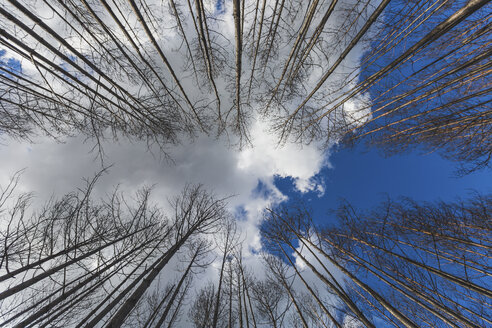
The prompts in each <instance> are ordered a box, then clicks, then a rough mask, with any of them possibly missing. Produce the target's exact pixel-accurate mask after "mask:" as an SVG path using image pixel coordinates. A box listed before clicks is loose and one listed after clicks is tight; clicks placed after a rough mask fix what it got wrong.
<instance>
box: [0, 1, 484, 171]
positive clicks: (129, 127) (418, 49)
mask: <svg viewBox="0 0 492 328" xmlns="http://www.w3.org/2000/svg"><path fill="white" fill-rule="evenodd" d="M222 5H223V6H225V8H226V9H224V12H218V9H217V7H216V6H214V5H213V4H212V3H211V2H207V1H203V0H196V1H192V0H189V1H184V0H182V1H177V0H170V1H168V2H165V3H164V2H163V3H155V2H147V1H145V0H139V1H137V0H100V1H99V2H94V1H89V0H82V1H81V2H80V4H78V3H74V2H72V1H69V2H65V1H55V0H49V1H48V0H47V1H44V4H43V10H44V12H46V13H47V14H46V15H44V16H40V15H38V14H37V13H36V10H33V8H32V7H31V6H30V5H29V4H27V3H24V2H23V1H19V0H9V1H7V2H6V3H5V4H2V6H1V7H0V15H1V16H2V17H3V18H4V19H3V20H2V24H1V29H0V44H1V45H2V46H3V47H4V48H5V50H4V54H3V55H4V56H7V57H8V58H10V59H9V60H14V61H15V63H17V64H12V63H11V64H8V63H7V62H4V61H2V64H1V65H0V71H1V73H0V85H1V90H2V94H3V96H2V98H1V99H2V102H1V108H2V110H1V111H0V128H1V131H3V132H4V133H6V134H8V135H11V136H14V137H23V138H28V137H29V136H31V135H33V133H36V132H39V131H44V132H45V133H47V134H50V135H53V136H56V135H60V134H70V133H74V131H77V132H76V133H83V134H85V135H88V136H91V137H95V138H96V140H99V138H104V137H118V136H120V135H124V136H126V137H129V138H134V139H135V138H136V139H143V140H147V141H148V142H149V143H155V142H157V143H159V144H160V145H166V144H168V143H177V142H179V141H180V140H182V138H183V137H186V136H188V137H194V136H196V135H197V134H198V133H208V132H209V131H215V132H214V133H216V134H217V135H221V134H226V135H227V136H232V138H231V139H230V140H231V141H232V142H233V143H237V144H239V145H244V144H247V143H248V142H249V141H250V136H249V127H250V124H251V122H252V120H253V119H255V118H257V117H263V118H264V119H266V121H267V122H268V123H269V124H270V127H271V130H272V131H273V132H276V133H278V136H279V140H280V142H291V141H296V142H301V143H310V142H312V141H326V145H332V144H333V143H334V142H338V141H340V140H342V139H344V140H347V141H355V140H359V139H365V140H368V141H373V142H374V143H376V144H379V145H381V146H382V147H383V148H384V149H386V150H387V151H388V152H390V153H392V152H394V151H395V150H401V149H406V148H408V147H412V146H423V147H424V148H425V147H427V148H429V149H439V150H441V151H442V153H443V155H444V156H446V157H449V158H451V159H454V160H457V161H460V162H461V163H464V164H467V163H468V164H470V165H468V166H466V167H465V171H466V170H473V169H477V168H481V167H485V166H487V165H488V163H489V160H490V149H491V147H490V143H489V142H488V140H489V139H490V119H489V117H490V109H489V102H490V97H488V94H489V93H490V86H489V84H488V77H489V76H490V67H489V66H490V63H488V61H487V59H488V57H490V51H491V50H490V40H489V35H490V33H488V30H489V24H490V19H491V18H490V15H489V14H488V9H489V8H490V5H488V1H486V0H473V1H465V0H459V1H453V3H449V2H447V1H442V0H435V1H427V0H417V1H401V0H384V1H371V0H364V1H357V2H354V1H338V0H326V1H318V0H316V1H311V2H308V3H306V2H304V1H297V0H291V1H285V0H282V1H271V0H268V1H267V0H262V1H259V0H256V1H255V0H249V1H246V0H244V1H236V0H235V1H232V2H231V3H229V2H225V3H223V4H222ZM224 15H231V18H232V20H231V22H232V25H233V26H232V27H229V26H228V25H227V23H226V22H227V21H228V20H227V19H228V17H226V16H224ZM168 18H169V19H168ZM133 22H136V24H133ZM57 24H58V25H59V26H61V27H62V28H60V29H56V30H55V29H53V28H52V27H51V26H54V25H57ZM158 25H159V26H160V27H162V28H164V29H169V30H171V29H173V30H175V31H176V33H165V34H164V35H163V34H162V33H161V30H160V29H159V28H157V26H158ZM32 26H34V28H31V27H32ZM229 32H230V33H229ZM232 32H234V33H232ZM54 43H56V44H57V45H59V46H55V45H54ZM5 51H8V53H7V54H5ZM175 53H178V54H179V56H175ZM358 53H364V55H363V56H362V58H361V60H360V63H359V62H358V61H355V62H354V56H355V57H357V56H358ZM7 57H6V58H7ZM135 86H138V88H135ZM369 98H370V99H369ZM366 137H367V138H366Z"/></svg>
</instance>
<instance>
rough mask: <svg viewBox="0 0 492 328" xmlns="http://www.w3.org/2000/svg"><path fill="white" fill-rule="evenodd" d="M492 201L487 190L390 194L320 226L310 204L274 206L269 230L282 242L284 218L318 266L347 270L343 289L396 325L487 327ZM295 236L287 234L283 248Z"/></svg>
mask: <svg viewBox="0 0 492 328" xmlns="http://www.w3.org/2000/svg"><path fill="white" fill-rule="evenodd" d="M490 205H491V200H490V197H489V196H480V195H475V196H474V197H473V198H471V199H469V200H468V201H461V202H455V203H444V202H440V203H436V204H430V203H425V204H418V203H416V202H413V201H411V200H408V199H405V200H402V201H400V202H390V201H388V202H387V203H384V204H383V205H382V206H380V207H379V208H378V209H376V210H375V211H373V212H370V213H363V214H358V213H357V212H356V211H355V210H354V209H353V208H352V207H351V206H350V205H349V204H345V205H344V206H342V207H341V208H340V209H339V210H338V212H337V217H338V218H339V220H340V224H338V225H335V226H334V227H329V228H319V227H316V226H315V225H314V224H313V223H312V221H311V217H310V214H309V211H307V210H305V209H304V208H303V207H295V208H290V209H281V210H276V211H272V212H270V213H271V214H270V217H269V219H270V220H275V221H273V223H268V228H265V230H264V231H265V233H264V237H265V239H266V240H268V241H269V242H272V241H274V242H275V243H277V241H275V239H273V238H272V237H273V236H276V235H273V236H272V234H271V225H272V224H273V225H275V226H278V225H279V223H280V222H282V223H283V225H284V226H285V227H286V228H285V229H288V230H289V231H290V233H292V237H291V238H297V240H298V242H299V244H300V245H302V248H305V249H306V252H309V253H311V256H313V257H314V258H315V259H316V261H317V266H321V267H323V269H324V271H325V272H326V273H327V274H330V272H331V273H332V274H335V273H334V268H336V269H337V270H340V272H342V273H343V275H344V276H345V277H346V279H347V282H346V283H345V284H344V285H345V286H346V287H345V288H343V289H341V290H346V292H345V293H341V294H337V296H338V297H340V298H342V299H343V296H342V295H343V294H345V296H346V297H349V298H350V299H353V300H354V302H356V303H357V304H358V308H360V309H361V311H362V312H364V314H365V315H367V316H371V317H372V318H379V319H380V320H383V321H386V322H387V323H388V324H389V325H393V326H395V327H401V326H405V327H448V326H453V327H461V326H466V327H483V326H486V325H487V324H490V321H491V318H490V316H489V315H488V312H489V311H488V308H489V304H488V301H487V299H488V298H490V295H491V293H492V291H491V290H490V289H488V287H487V282H486V281H487V280H488V279H489V278H490V270H489V258H490V256H489V255H490V254H489V253H490V246H491V245H490V241H489V240H488V238H487V236H488V234H489V232H490V226H489V223H490V213H489V212H490ZM284 236H285V233H284ZM277 240H278V239H277ZM291 243H292V242H289V241H287V239H286V238H284V239H283V240H282V241H280V240H278V247H282V245H283V244H285V245H291ZM291 249H292V250H294V249H295V248H292V247H291ZM294 252H296V254H297V255H296V256H298V257H299V258H302V260H303V262H304V263H305V264H306V266H307V267H309V269H310V270H311V271H313V272H315V273H316V272H319V273H320V271H319V269H317V268H316V267H315V266H314V265H313V263H310V261H309V260H308V259H307V258H306V256H303V255H302V253H300V252H298V251H294ZM301 256H302V257H301ZM284 257H289V254H288V253H284ZM321 259H324V260H326V261H327V262H328V263H330V265H331V266H332V267H333V268H332V269H328V267H327V266H326V264H323V261H322V260H321ZM292 267H293V268H295V264H294V263H292ZM296 270H298V269H296ZM297 272H299V271H297ZM316 275H317V276H318V277H319V278H320V280H322V281H323V282H324V281H325V279H326V278H323V276H322V275H321V274H318V273H316ZM332 279H333V281H335V278H332ZM346 288H349V289H346ZM349 295H350V296H349ZM347 305H348V304H347ZM359 320H361V319H360V317H359ZM364 324H365V325H366V326H367V324H366V323H364Z"/></svg>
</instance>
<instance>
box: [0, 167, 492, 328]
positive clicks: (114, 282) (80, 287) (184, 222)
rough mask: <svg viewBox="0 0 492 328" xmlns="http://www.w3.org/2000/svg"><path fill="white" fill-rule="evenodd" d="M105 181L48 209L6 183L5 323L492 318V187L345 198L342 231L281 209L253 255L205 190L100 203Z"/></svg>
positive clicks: (1, 255) (478, 322) (439, 323)
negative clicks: (431, 200)
mask: <svg viewBox="0 0 492 328" xmlns="http://www.w3.org/2000/svg"><path fill="white" fill-rule="evenodd" d="M98 178H99V175H98V176H96V177H95V178H94V179H92V180H90V181H87V185H86V187H85V188H83V189H80V190H79V191H78V192H74V193H70V194H67V195H65V196H64V197H62V198H61V199H58V200H55V199H53V200H51V201H49V202H48V203H47V204H46V205H45V206H44V207H43V208H42V210H40V211H33V210H32V209H31V205H30V204H31V197H32V196H31V195H30V194H21V195H15V192H14V191H15V187H16V185H17V183H18V179H19V176H18V175H16V176H15V177H14V178H13V179H12V180H11V182H10V184H9V185H7V186H6V187H5V188H3V189H1V190H2V193H1V194H0V220H2V229H1V231H0V236H1V237H0V284H1V287H2V288H1V291H0V310H1V315H0V317H1V322H0V326H15V327H34V326H36V327H38V326H39V327H47V326H64V327H71V326H77V327H82V326H83V327H95V326H107V327H120V326H123V325H125V326H132V327H163V326H167V327H173V326H180V325H181V326H182V325H188V326H189V325H193V326H195V327H207V328H208V327H212V328H217V327H262V326H268V327H285V326H288V327H305V328H307V327H345V326H347V325H355V326H360V325H362V326H366V327H375V326H376V323H377V322H381V321H384V322H386V323H387V324H388V325H391V326H395V327H448V326H451V327H485V326H487V325H490V324H492V317H491V316H490V312H491V307H492V305H491V304H490V299H491V298H492V291H491V290H490V289H489V286H488V284H487V282H488V281H489V280H490V277H491V275H492V273H491V272H490V259H491V256H490V255H491V254H490V252H491V250H492V243H491V240H490V231H491V226H490V224H491V208H492V198H491V197H490V196H480V195H475V196H474V197H473V198H471V199H469V200H467V201H462V202H456V203H443V202H441V203H436V204H428V203H424V204H418V203H416V202H414V201H411V200H409V199H404V200H402V201H399V202H392V201H388V202H386V203H384V204H382V205H381V206H380V207H379V208H377V209H376V210H374V211H372V212H366V213H357V212H356V211H355V210H354V209H353V208H352V207H351V206H350V205H349V204H344V205H343V206H341V207H340V208H339V210H338V211H337V212H336V214H337V217H338V220H339V222H338V224H336V225H334V226H330V227H319V226H317V225H315V224H313V222H312V217H311V214H310V212H309V211H308V210H306V208H305V207H303V206H301V205H299V206H291V207H279V208H276V209H273V210H268V211H267V213H266V217H265V221H264V223H263V224H262V226H261V236H262V239H263V243H264V247H265V249H264V252H263V253H261V254H260V255H258V256H248V257H244V256H243V252H244V249H245V248H244V247H243V245H242V240H241V238H242V237H241V233H240V231H239V230H238V226H237V222H236V221H235V220H233V219H232V218H231V217H230V216H229V215H228V213H227V211H226V210H225V203H224V201H223V200H220V199H216V198H215V197H214V196H212V195H211V194H210V193H208V192H206V191H205V190H204V189H203V188H202V187H201V186H187V187H186V188H185V189H184V190H183V191H182V192H181V193H180V195H178V196H176V197H175V198H173V199H171V200H170V201H169V208H170V210H167V211H166V212H163V210H161V209H159V208H156V207H155V206H151V205H150V203H149V196H150V190H149V189H143V190H141V191H140V192H138V193H137V195H136V197H134V199H132V200H131V201H128V200H127V199H125V198H124V197H123V195H122V194H121V193H119V192H117V191H116V192H114V193H113V194H112V195H111V197H109V199H107V200H102V201H99V202H95V201H94V200H93V197H92V195H91V194H92V190H93V187H94V184H95V183H96V181H97V179H98ZM165 213H166V215H165ZM258 257H260V258H261V259H262V261H261V262H257V261H254V262H253V263H252V265H248V264H247V263H245V261H248V260H249V259H251V258H254V259H256V258H258ZM212 263H215V265H211V264H212ZM207 272H208V274H207ZM210 272H211V273H212V275H213V276H215V277H216V279H213V280H210V281H208V280H203V279H202V277H203V276H205V277H206V276H210ZM197 277H198V279H196V278H197Z"/></svg>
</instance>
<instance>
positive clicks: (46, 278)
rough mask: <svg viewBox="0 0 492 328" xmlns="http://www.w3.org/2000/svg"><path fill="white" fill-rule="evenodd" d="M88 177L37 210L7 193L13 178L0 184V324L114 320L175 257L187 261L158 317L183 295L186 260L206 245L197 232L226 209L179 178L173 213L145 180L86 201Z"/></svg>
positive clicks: (198, 261)
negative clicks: (135, 189) (154, 198)
mask: <svg viewBox="0 0 492 328" xmlns="http://www.w3.org/2000/svg"><path fill="white" fill-rule="evenodd" d="M97 178H98V177H96V178H95V179H94V180H91V181H89V182H88V184H87V186H86V188H85V189H83V190H80V191H79V192H76V193H71V194H68V195H66V196H64V197H62V198H61V199H59V200H52V201H50V202H49V203H48V204H46V206H45V207H44V208H43V210H42V211H40V212H33V211H32V210H31V209H30V207H29V203H30V196H29V195H20V196H19V197H14V196H13V188H14V187H15V185H16V179H17V178H15V179H13V180H12V182H11V184H10V185H9V186H8V187H7V188H6V189H3V193H2V194H1V195H0V205H1V207H0V211H1V212H0V215H1V217H0V219H1V220H2V230H1V232H0V233H1V246H0V253H1V258H0V272H1V275H0V284H1V286H2V291H1V292H0V302H1V303H0V304H1V311H2V312H1V315H0V317H1V322H0V325H1V326H9V327H11V326H15V327H33V326H36V327H47V326H50V327H52V326H57V327H60V326H64V327H68V326H84V327H94V326H101V325H106V326H108V327H119V326H121V325H122V324H123V323H124V322H127V323H128V322H132V320H133V317H134V313H135V311H137V310H138V309H139V307H138V306H137V305H138V304H140V303H141V302H143V301H144V300H145V299H147V298H148V295H149V293H150V292H148V290H149V287H150V286H151V285H152V286H155V284H156V282H157V281H158V279H156V278H157V277H159V276H162V272H163V271H164V269H167V268H168V267H169V263H170V262H171V261H176V259H177V258H178V257H179V258H181V259H182V260H183V261H186V262H189V264H188V266H187V269H186V271H185V273H184V274H183V278H181V280H180V281H179V283H170V284H169V285H168V287H167V289H165V290H164V291H165V297H171V298H170V301H169V302H168V303H169V304H168V305H166V306H165V307H164V308H165V309H164V313H163V314H162V316H161V319H160V321H163V320H165V319H166V317H167V316H169V317H171V316H172V318H175V317H176V315H177V313H178V312H179V303H176V302H175V300H176V299H178V300H181V301H182V298H183V294H186V292H187V290H188V289H189V287H187V286H189V282H190V280H189V279H188V280H185V278H187V277H188V276H191V274H189V273H190V270H191V267H192V266H193V267H198V266H200V265H203V263H202V262H203V261H204V259H205V258H206V256H204V255H205V254H206V253H207V252H208V251H209V245H208V243H207V242H206V241H204V236H206V235H207V234H209V233H212V232H215V231H216V230H217V229H218V227H219V226H220V223H221V221H222V220H224V218H225V217H226V216H227V215H226V211H225V204H224V201H223V200H219V199H216V198H215V197H214V196H212V195H211V194H210V193H208V192H207V191H205V190H204V189H203V187H201V186H188V187H186V188H185V189H184V190H183V191H182V192H181V194H180V195H179V196H176V197H175V198H174V199H172V200H170V207H171V208H172V210H173V212H171V213H169V215H164V214H163V212H162V210H160V209H158V208H155V207H152V206H151V205H150V204H149V195H150V190H148V189H144V190H142V191H140V192H139V193H138V194H137V196H136V197H135V199H134V200H132V201H131V202H129V201H127V200H126V199H125V198H123V196H122V195H121V194H120V193H118V192H115V193H114V194H113V195H112V196H111V197H110V199H109V200H107V201H101V202H94V201H93V200H92V197H91V192H92V188H93V186H94V183H95V182H96V180H97ZM9 204H10V205H11V206H8V205H9ZM188 278H189V277H188ZM151 289H155V287H153V288H151ZM164 300H165V298H164ZM164 300H163V301H162V302H164ZM160 305H161V306H162V304H160ZM171 305H173V306H172V308H171ZM154 316H155V315H154ZM137 317H139V316H137ZM152 318H153V317H152ZM153 319H154V318H153ZM171 320H175V319H171ZM160 321H159V322H160Z"/></svg>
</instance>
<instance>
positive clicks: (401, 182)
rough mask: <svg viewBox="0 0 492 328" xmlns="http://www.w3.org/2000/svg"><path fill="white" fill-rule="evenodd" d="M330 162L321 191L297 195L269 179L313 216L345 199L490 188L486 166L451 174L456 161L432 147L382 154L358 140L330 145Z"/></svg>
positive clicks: (366, 202)
mask: <svg viewBox="0 0 492 328" xmlns="http://www.w3.org/2000/svg"><path fill="white" fill-rule="evenodd" d="M330 162H331V164H332V166H333V168H323V169H322V170H321V172H320V173H319V177H320V178H322V179H323V181H324V183H325V194H324V195H323V196H322V197H318V195H317V194H316V193H315V192H310V193H307V194H304V195H300V194H299V193H298V192H297V191H295V189H294V185H293V183H292V180H291V179H290V178H286V179H282V178H276V180H275V185H276V186H277V187H278V188H279V189H280V190H281V191H282V192H283V193H285V194H286V195H287V196H289V197H290V198H291V199H296V198H298V197H299V196H300V197H301V198H302V199H303V200H304V201H306V202H307V203H308V204H309V205H310V206H312V209H313V211H314V212H315V213H316V217H317V218H321V217H324V218H323V220H325V219H326V215H324V214H325V213H327V212H328V210H330V209H335V208H336V207H337V205H338V204H339V202H340V200H341V199H346V200H347V201H349V202H350V203H352V205H354V206H355V207H357V208H360V209H368V208H371V207H374V206H376V205H377V204H378V203H380V202H381V201H383V200H385V199H386V195H388V196H390V197H391V198H397V197H400V196H404V197H411V198H413V199H415V200H417V201H436V200H444V201H452V200H454V199H456V198H457V197H462V198H466V197H467V195H469V194H470V193H471V192H473V191H478V192H480V193H491V192H492V175H491V174H490V173H491V172H490V169H484V170H480V171H477V172H474V173H471V174H468V175H465V176H457V174H456V170H457V164H456V163H454V162H451V161H449V160H446V159H443V158H441V157H440V156H439V155H438V154H436V153H430V154H422V153H419V152H417V151H409V152H406V153H403V154H398V155H393V156H390V157H385V156H384V154H382V152H381V151H379V150H378V149H376V148H368V147H366V146H365V145H362V144H360V145H358V146H356V147H354V148H351V149H347V148H345V149H339V150H334V152H333V154H332V155H331V156H330Z"/></svg>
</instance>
